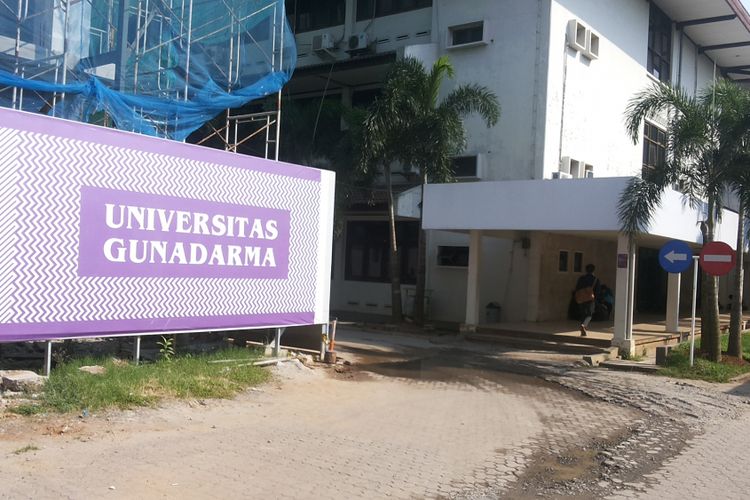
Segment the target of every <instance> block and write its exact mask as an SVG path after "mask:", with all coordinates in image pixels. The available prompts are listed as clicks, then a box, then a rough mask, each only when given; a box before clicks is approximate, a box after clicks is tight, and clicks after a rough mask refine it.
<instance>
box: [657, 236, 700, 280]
mask: <svg viewBox="0 0 750 500" xmlns="http://www.w3.org/2000/svg"><path fill="white" fill-rule="evenodd" d="M692 257H693V251H692V250H690V247H689V246H687V243H684V242H682V241H677V240H673V241H669V242H667V243H665V244H664V246H663V247H661V250H659V264H660V265H661V267H662V268H663V269H664V270H665V271H666V272H668V273H676V274H679V273H681V272H683V271H685V270H686V269H687V268H688V267H690V261H691V259H692Z"/></svg>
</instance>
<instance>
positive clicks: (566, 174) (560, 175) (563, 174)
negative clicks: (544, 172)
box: [552, 171, 573, 179]
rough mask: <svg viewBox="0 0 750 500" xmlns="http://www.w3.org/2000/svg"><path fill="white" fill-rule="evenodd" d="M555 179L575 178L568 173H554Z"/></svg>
mask: <svg viewBox="0 0 750 500" xmlns="http://www.w3.org/2000/svg"><path fill="white" fill-rule="evenodd" d="M552 178H553V179H572V178H573V177H572V176H571V175H570V174H568V173H566V172H559V171H558V172H552Z"/></svg>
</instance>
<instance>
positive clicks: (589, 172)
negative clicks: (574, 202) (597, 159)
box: [583, 163, 594, 179]
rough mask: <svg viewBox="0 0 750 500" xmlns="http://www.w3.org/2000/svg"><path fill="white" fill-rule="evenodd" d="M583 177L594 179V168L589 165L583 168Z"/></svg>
mask: <svg viewBox="0 0 750 500" xmlns="http://www.w3.org/2000/svg"><path fill="white" fill-rule="evenodd" d="M583 176H584V177H585V178H586V179H593V178H594V166H593V165H589V164H588V163H587V164H585V165H584V166H583Z"/></svg>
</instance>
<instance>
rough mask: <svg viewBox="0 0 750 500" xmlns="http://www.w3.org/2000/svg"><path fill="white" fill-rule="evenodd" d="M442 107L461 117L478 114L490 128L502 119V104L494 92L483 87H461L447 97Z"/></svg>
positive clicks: (468, 85) (472, 85) (474, 85)
mask: <svg viewBox="0 0 750 500" xmlns="http://www.w3.org/2000/svg"><path fill="white" fill-rule="evenodd" d="M441 107H443V108H446V109H449V110H451V111H452V112H453V113H456V114H457V115H458V116H459V117H464V116H466V115H468V114H471V113H477V114H478V115H479V116H481V117H482V119H484V121H485V123H486V124H487V126H488V127H492V126H494V125H495V124H497V121H498V120H499V119H500V103H499V102H498V100H497V96H496V95H495V93H494V92H492V91H491V90H490V89H488V88H487V87H485V86H483V85H478V84H474V83H472V84H467V85H461V86H460V87H458V88H457V89H455V90H454V91H453V92H451V93H450V94H448V96H446V98H445V100H444V101H443V102H442V104H441Z"/></svg>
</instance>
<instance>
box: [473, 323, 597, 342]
mask: <svg viewBox="0 0 750 500" xmlns="http://www.w3.org/2000/svg"><path fill="white" fill-rule="evenodd" d="M476 334H482V335H496V336H498V337H510V338H521V339H538V340H546V341H549V342H565V343H572V344H577V345H589V346H594V347H609V346H610V345H611V343H610V341H609V339H598V338H595V337H581V336H577V335H555V334H554V333H543V332H525V331H518V330H500V329H492V328H484V327H481V326H480V327H478V328H477V331H476ZM472 335H474V334H472Z"/></svg>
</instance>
